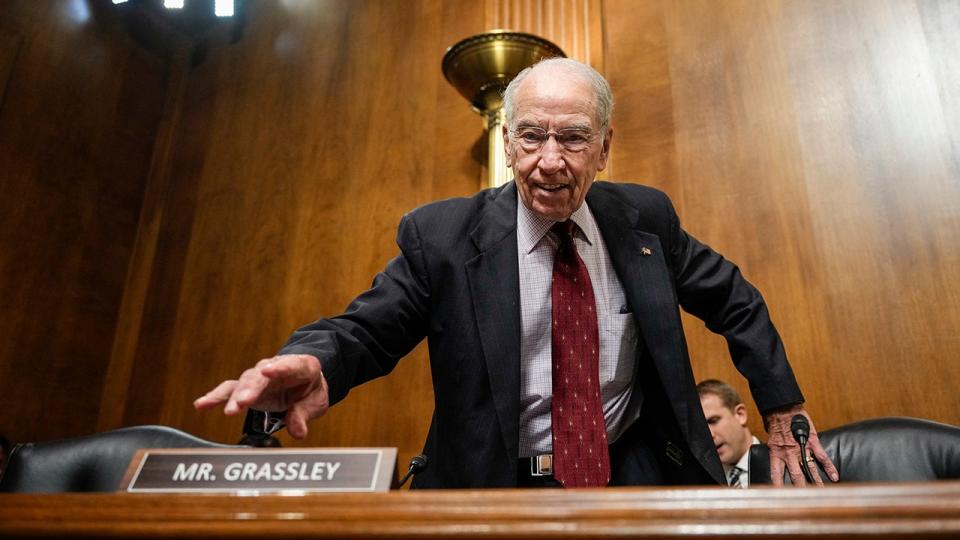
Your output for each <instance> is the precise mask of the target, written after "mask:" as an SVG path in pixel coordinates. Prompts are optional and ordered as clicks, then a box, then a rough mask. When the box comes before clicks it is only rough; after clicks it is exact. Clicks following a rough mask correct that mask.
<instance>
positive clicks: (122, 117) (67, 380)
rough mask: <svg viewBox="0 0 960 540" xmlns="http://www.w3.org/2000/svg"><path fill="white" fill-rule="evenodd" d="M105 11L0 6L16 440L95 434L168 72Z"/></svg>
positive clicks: (6, 336) (4, 304) (2, 360)
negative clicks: (15, 40) (14, 45)
mask: <svg viewBox="0 0 960 540" xmlns="http://www.w3.org/2000/svg"><path fill="white" fill-rule="evenodd" d="M102 7H103V4H95V3H94V4H91V3H87V2H79V1H73V2H66V1H21V2H16V1H15V2H4V3H3V4H2V7H0V34H3V35H17V36H19V46H18V50H17V53H16V55H15V56H13V57H10V58H11V59H12V63H11V64H10V65H9V66H8V68H9V71H8V72H7V73H8V74H9V76H8V78H7V84H6V89H5V92H4V101H3V106H2V110H0V189H2V192H3V195H2V196H0V320H2V321H3V324H2V325H0V396H2V398H0V400H2V403H3V407H4V410H5V414H4V415H3V417H2V419H0V430H2V431H3V432H5V433H6V434H7V435H8V436H9V437H10V438H11V439H14V440H18V441H22V440H36V439H46V438H55V437H61V436H70V435H79V434H82V433H90V432H91V431H93V430H94V429H95V427H96V409H97V407H98V405H99V396H100V390H101V387H102V384H103V379H102V373H103V371H104V369H105V367H106V361H107V359H108V358H109V351H110V343H111V340H112V338H113V331H114V326H115V324H116V321H117V310H118V307H119V303H120V298H121V295H122V292H123V286H124V278H125V275H126V271H127V265H128V264H129V259H130V254H131V248H132V244H133V240H134V237H135V234H136V222H137V218H138V213H139V209H140V200H141V197H142V193H143V189H144V181H145V173H146V170H147V168H148V166H149V162H150V155H151V146H152V140H153V137H154V134H155V129H156V124H157V121H158V118H159V112H160V105H161V104H162V99H163V98H162V93H160V94H158V93H157V92H155V91H154V89H156V88H158V87H159V88H162V87H163V81H164V77H165V71H164V63H163V62H162V60H160V59H158V58H156V57H153V56H151V55H149V54H146V53H143V52H142V51H140V50H139V49H138V48H137V47H135V46H134V45H133V44H132V43H131V42H130V40H129V39H128V38H127V36H126V34H125V33H124V31H123V28H122V23H121V21H120V20H119V19H118V18H117V17H116V16H114V15H115V14H114V13H113V12H112V11H107V10H104V9H102ZM4 58H7V57H6V56H5V57H4ZM40 418H42V419H43V421H42V422H40V421H39V419H40Z"/></svg>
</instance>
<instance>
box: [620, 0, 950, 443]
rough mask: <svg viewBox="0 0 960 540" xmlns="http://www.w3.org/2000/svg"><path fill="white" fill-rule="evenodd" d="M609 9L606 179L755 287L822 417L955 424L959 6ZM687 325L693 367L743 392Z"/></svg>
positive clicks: (711, 339)
mask: <svg viewBox="0 0 960 540" xmlns="http://www.w3.org/2000/svg"><path fill="white" fill-rule="evenodd" d="M605 8H606V10H605V11H606V18H605V23H606V25H607V28H608V39H609V40H610V41H609V45H608V58H607V65H608V76H609V77H610V79H611V81H613V82H614V92H615V94H616V96H617V98H618V105H617V109H616V111H615V121H614V129H615V133H616V134H617V138H615V142H614V148H613V163H614V164H615V169H614V171H615V174H616V178H618V179H620V180H631V181H641V182H644V183H648V184H651V185H654V186H657V187H660V188H662V189H664V190H666V191H667V192H668V193H669V194H670V195H671V196H672V198H673V199H674V201H675V203H676V204H677V207H678V210H679V211H680V214H681V219H682V220H683V221H684V223H685V226H686V228H687V229H688V230H689V231H690V232H692V233H693V234H694V235H695V236H697V237H698V238H700V239H701V240H703V241H705V242H707V243H709V244H711V245H712V246H714V247H715V248H717V249H718V250H719V251H721V252H722V253H724V254H726V255H727V256H728V257H729V258H731V259H732V260H734V261H735V262H737V263H739V265H740V267H741V269H742V271H743V272H744V274H745V275H746V276H747V277H748V278H749V279H751V281H753V282H754V283H755V284H757V285H758V286H759V288H760V289H761V290H762V292H763V293H764V295H765V297H766V299H767V301H768V303H769V304H770V306H771V311H772V315H773V318H774V321H775V322H776V323H777V325H778V327H779V329H780V330H781V333H782V335H783V337H784V341H785V342H786V346H787V352H788V355H789V356H790V358H791V362H792V364H793V367H794V370H795V371H796V372H797V375H798V378H799V379H800V382H801V385H802V387H803V388H804V391H805V394H806V396H807V399H808V404H809V408H810V409H811V411H812V413H813V414H814V418H815V419H817V420H818V425H819V426H820V427H821V428H828V427H832V426H835V425H838V424H842V423H846V422H849V421H852V420H856V419H861V418H867V417H874V416H883V415H911V416H920V417H925V418H932V419H935V420H939V421H944V422H948V423H953V424H958V423H960V409H958V408H957V404H958V401H957V397H956V393H955V392H954V388H956V387H957V384H958V379H960V364H958V363H957V362H956V361H955V358H956V357H957V356H958V352H960V340H957V339H956V328H958V327H960V326H958V323H960V320H958V318H960V311H958V310H957V309H955V308H954V307H953V306H954V305H955V304H956V300H957V295H958V294H960V273H958V272H957V271H956V268H957V258H958V256H960V247H958V246H960V227H958V210H957V208H958V204H957V203H958V202H960V200H958V198H960V189H958V187H960V174H958V170H960V169H958V166H957V164H958V162H960V152H958V148H960V146H958V144H957V140H958V137H960V122H958V115H957V110H958V108H957V98H956V96H957V94H956V92H951V91H950V90H948V89H950V88H954V89H955V88H956V86H957V80H958V73H960V64H958V62H957V60H956V59H955V57H956V55H955V54H953V53H952V52H951V51H955V50H957V46H958V45H960V43H958V38H957V36H956V32H952V31H951V30H950V29H951V28H955V27H956V22H957V21H958V20H960V19H958V17H960V15H958V11H960V10H958V8H957V5H956V3H954V2H895V1H894V2H874V3H866V2H858V1H849V2H777V1H766V2H752V1H745V2H722V3H718V2H709V1H702V2H701V1H694V0H686V1H683V2H650V3H648V4H647V7H646V8H644V9H638V8H637V5H636V4H635V3H633V2H626V1H619V0H608V1H607V2H606V4H605ZM621 135H622V136H621ZM618 144H619V145H620V146H619V148H618V146H617V145H618ZM685 324H686V328H687V333H688V339H689V341H690V346H691V352H692V355H693V358H694V362H695V372H696V374H697V375H698V377H700V378H705V377H719V378H723V379H727V380H730V381H731V382H733V383H735V385H736V386H738V387H739V389H740V390H741V391H742V392H743V393H744V394H746V395H749V393H748V391H747V387H746V384H745V383H744V382H743V380H742V379H741V378H740V377H739V375H738V374H737V373H736V371H735V369H734V368H733V366H731V365H730V362H729V361H728V360H727V358H728V357H729V356H728V354H727V352H726V350H725V344H724V343H723V340H722V339H720V338H717V337H716V336H713V335H711V334H710V333H709V332H707V331H706V330H705V329H704V328H703V327H702V324H701V323H699V321H697V320H695V319H693V318H689V317H686V318H685ZM752 427H753V428H754V430H756V431H761V430H760V424H759V420H758V419H757V418H756V414H754V419H753V422H752Z"/></svg>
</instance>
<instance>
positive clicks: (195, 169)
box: [0, 0, 960, 462]
mask: <svg viewBox="0 0 960 540" xmlns="http://www.w3.org/2000/svg"><path fill="white" fill-rule="evenodd" d="M78 5H95V6H100V8H102V7H103V6H105V5H107V4H106V3H97V2H92V3H88V2H81V1H77V2H68V1H64V2H57V1H49V2H14V3H12V4H11V3H5V4H4V5H3V6H2V7H0V29H2V30H3V32H4V33H3V34H2V35H0V47H2V49H0V76H2V75H3V74H4V69H7V70H8V71H9V72H10V75H9V79H8V80H9V82H8V84H7V87H6V92H5V94H4V100H3V101H2V102H0V143H2V146H0V164H2V170H0V178H2V179H3V193H4V196H3V197H0V225H2V227H0V235H2V236H0V239H2V240H0V247H2V252H0V262H2V264H0V294H2V297H0V300H2V302H0V310H2V311H0V316H2V319H3V325H2V328H3V329H2V330H0V331H2V332H3V340H2V343H0V376H2V379H0V391H2V392H3V393H2V396H3V397H2V400H3V401H2V403H3V404H4V406H5V407H6V408H7V410H8V411H10V410H11V406H12V410H13V411H15V412H16V413H17V414H16V415H15V416H11V415H10V414H8V415H5V419H4V420H3V422H4V423H3V424H0V429H3V430H5V431H7V432H8V433H10V434H11V435H12V436H13V437H14V438H17V439H48V438H56V437H60V436H68V435H74V434H79V433H81V432H90V431H93V430H94V429H108V428H113V427H118V426H120V425H131V424H141V423H163V424H169V425H173V426H176V427H179V428H182V429H186V430H188V431H190V432H193V433H195V434H197V435H200V436H203V437H207V438H210V439H215V440H219V441H225V442H231V441H234V440H236V439H237V437H238V435H239V429H240V418H236V419H224V418H223V417H222V416H221V415H219V414H215V413H205V414H200V413H197V412H195V411H193V409H192V407H191V405H190V403H191V401H192V399H193V398H194V397H196V396H197V395H199V394H201V393H202V392H204V391H206V390H207V389H208V388H210V387H211V386H212V385H214V384H215V383H216V382H218V381H220V380H221V379H224V378H227V377H233V376H236V375H237V374H238V373H239V372H240V371H241V370H243V369H244V368H246V367H248V366H249V365H251V364H252V363H254V362H255V361H256V360H258V359H259V358H262V357H265V356H270V355H272V354H273V353H274V351H275V350H276V349H277V348H278V347H279V346H280V345H281V344H282V342H283V341H284V340H285V339H286V337H287V336H288V335H289V333H290V331H291V330H292V329H294V328H295V327H297V326H299V325H301V324H304V323H306V322H309V321H310V320H312V319H314V318H316V317H319V316H323V315H331V314H335V313H337V312H339V311H340V310H341V309H342V308H343V307H344V306H345V305H346V304H347V303H348V302H349V300H350V299H351V298H352V297H353V296H354V295H355V294H356V293H358V292H359V291H361V290H362V289H364V288H365V287H367V286H368V285H369V283H370V281H371V279H372V277H373V275H374V274H375V273H376V272H377V271H378V270H380V269H381V268H382V267H383V266H384V264H385V263H386V261H387V260H389V258H391V257H392V256H394V255H395V254H396V253H397V248H396V246H395V244H394V241H393V238H394V234H395V228H396V225H397V223H398V221H399V219H400V217H401V216H402V215H403V213H404V212H406V211H408V210H409V209H411V208H414V207H416V206H417V205H420V204H424V203H426V202H429V201H432V200H435V199H439V198H445V197H452V196H460V195H469V194H471V193H473V192H475V191H476V189H477V188H478V185H479V182H478V178H479V173H480V170H481V164H480V162H479V161H478V160H477V158H476V157H475V155H474V154H473V149H474V148H475V147H477V145H478V142H479V144H480V145H482V144H484V141H485V138H484V134H483V131H482V123H481V121H480V119H479V117H477V116H476V115H475V114H474V113H473V112H471V111H470V109H469V107H468V106H467V103H466V102H465V101H464V100H463V99H462V98H461V97H460V96H459V95H458V94H457V93H456V92H455V91H454V90H453V89H452V88H450V87H449V86H448V85H447V84H446V82H445V81H444V79H443V76H442V74H441V73H440V65H439V64H440V59H441V58H442V56H443V53H444V51H445V49H446V47H447V46H449V45H451V44H453V43H454V42H456V41H458V40H459V39H462V38H464V37H467V36H470V35H473V34H476V33H480V32H483V31H486V30H489V29H491V28H493V27H503V26H506V27H510V28H511V29H514V30H523V31H532V32H535V33H541V34H542V35H544V37H547V38H549V39H552V40H554V41H557V42H558V44H560V45H561V46H562V47H564V48H565V49H566V50H567V51H568V53H570V54H571V55H573V56H575V57H579V58H582V59H589V61H590V62H591V63H592V64H593V65H595V66H597V67H598V68H600V69H601V70H602V71H603V72H604V73H605V74H606V75H607V76H608V78H609V79H610V81H611V83H612V85H613V87H614V92H615V96H616V98H617V105H616V109H615V113H614V126H613V127H614V140H613V154H612V159H611V168H610V170H609V171H607V176H608V177H610V178H613V179H616V180H619V181H637V182H642V183H647V184H650V185H653V186H656V187H659V188H661V189H663V190H665V191H666V192H667V193H669V194H670V195H671V197H672V198H673V199H674V201H675V203H676V205H677V208H678V210H679V212H680V215H681V218H682V219H683V221H684V224H685V226H686V227H687V228H688V230H689V231H690V232H692V233H693V234H694V235H696V236H697V237H698V238H700V239H701V240H703V241H705V242H707V243H709V244H711V245H713V246H714V247H715V248H717V249H718V250H719V251H721V252H723V253H725V254H726V255H728V256H729V258H731V259H732V260H734V261H736V262H738V263H739V264H740V267H741V269H742V270H743V272H744V273H745V274H746V275H747V277H748V278H750V279H751V280H752V281H753V282H754V283H756V284H757V285H758V286H759V287H760V289H761V290H762V291H763V293H764V294H765V296H766V298H767V299H768V301H769V304H770V306H771V310H772V315H773V317H774V320H775V322H777V324H778V326H779V328H780V330H781V333H782V334H783V337H784V340H785V342H786V345H787V351H788V354H789V355H790V357H791V359H792V363H793V366H794V368H795V371H796V372H797V375H798V377H799V379H800V382H801V385H802V386H803V388H804V390H805V392H806V394H807V397H808V400H809V403H810V409H811V411H812V412H813V414H814V418H815V420H816V421H817V424H818V425H819V426H820V427H821V428H825V427H831V426H834V425H838V424H841V423H845V422H848V421H851V420H855V419H859V418H866V417H871V416H880V415H891V414H903V415H914V416H922V417H927V418H932V419H936V420H940V421H946V422H950V423H954V424H960V407H958V404H960V400H958V398H957V397H956V394H955V391H954V389H955V388H957V387H960V363H958V362H957V361H956V357H957V356H958V352H960V339H957V328H960V310H958V309H957V308H956V307H954V306H956V305H957V304H958V303H960V272H958V270H957V268H958V263H960V210H958V209H960V170H958V167H960V100H958V98H957V92H956V91H955V90H956V81H957V78H958V76H960V75H958V74H960V61H958V60H957V59H956V55H955V54H953V51H956V50H958V49H960V41H958V40H960V37H958V34H957V33H956V32H955V31H954V29H955V28H958V27H960V7H958V4H957V3H956V2H951V1H934V0H930V1H917V2H913V1H908V0H899V1H889V2H887V1H876V2H866V1H863V0H850V1H833V0H830V1H827V0H822V1H815V2H800V1H782V2H780V1H776V0H767V1H755V0H744V1H729V2H713V1H709V0H703V1H697V0H682V1H665V0H651V1H648V2H632V1H629V0H603V2H600V1H599V0H591V1H587V0H576V1H570V2H556V3H554V2H505V1H498V0H490V1H487V2H482V3H481V2H472V1H468V0H456V1H442V2H441V1H439V0H417V1H409V2H407V1H403V2H401V1H376V0H369V1H338V0H325V1H297V0H285V1H275V2H274V1H265V0H250V1H248V2H247V10H246V13H245V15H244V16H243V17H242V18H240V19H238V20H236V21H235V22H233V23H229V24H226V25H224V26H221V27H218V28H216V29H214V30H213V31H211V32H210V33H209V34H207V35H205V36H203V37H202V38H201V39H197V40H194V41H193V43H192V48H190V49H185V48H183V47H182V46H173V47H171V52H170V54H169V56H167V57H166V58H165V59H162V60H160V59H158V58H157V57H156V55H152V54H148V53H145V52H142V51H141V49H140V48H138V47H137V46H136V45H135V44H133V43H130V42H129V41H127V40H125V39H124V38H123V36H122V35H121V34H120V33H119V32H118V31H117V30H116V29H115V28H113V27H111V26H110V25H108V24H105V23H101V24H98V25H89V26H77V27H72V26H70V25H69V22H68V20H67V19H65V18H63V16H62V15H61V14H60V12H59V11H58V10H62V9H65V8H64V6H78ZM100 8H98V9H100ZM571 10H572V11H571ZM549 13H552V14H553V15H551V16H552V17H554V18H553V20H554V21H557V20H558V19H559V17H560V14H564V15H563V16H564V17H565V18H564V20H565V21H567V23H570V21H574V20H576V21H580V22H579V23H577V24H580V25H583V26H582V30H583V32H582V33H579V34H576V35H577V36H579V37H578V38H577V39H574V38H573V37H572V36H574V35H575V34H574V30H573V28H574V27H567V30H562V31H561V30H560V29H559V27H555V26H549V25H546V26H537V25H545V24H546V22H547V21H548V20H549V18H548V16H547V14H549ZM571 13H576V14H582V15H583V16H582V18H579V19H576V18H575V17H574V16H573V15H570V14H571ZM9 14H12V15H14V17H12V18H11V17H9V16H8V15H9ZM568 15H569V17H571V18H566V17H568ZM8 21H17V22H16V23H15V24H14V23H10V22H8ZM570 24H573V23H570ZM71 28H72V29H73V30H71ZM576 28H580V26H576ZM51 30H56V31H51ZM588 30H589V31H588ZM41 36H56V37H55V38H49V37H47V40H44V39H41ZM587 36H589V38H587ZM570 40H572V41H570ZM577 47H581V48H580V49H577ZM588 47H589V52H588V51H587V49H588ZM104 51H108V52H104ZM11 59H12V60H11ZM4 66H8V67H7V68H5V67H4ZM0 81H2V80H0ZM2 88H3V85H2V84H0V89H2ZM81 104H82V105H83V106H81ZM121 119H122V121H121ZM9 193H17V194H18V195H19V196H18V197H9V196H8V195H7V194H9ZM41 225H43V226H44V227H43V228H41ZM687 332H688V336H689V339H690V345H691V351H692V354H693V357H694V363H695V366H694V367H695V371H696V373H697V375H698V376H699V377H708V376H710V377H720V378H724V379H728V380H731V381H733V382H734V383H736V384H737V386H738V387H739V388H741V389H743V390H746V386H745V384H744V383H743V382H742V381H741V380H740V379H739V378H738V376H737V375H736V372H735V370H734V368H733V367H732V366H731V365H730V362H729V360H728V359H727V353H726V351H725V347H724V344H723V342H722V340H720V339H719V338H716V337H715V336H711V335H709V334H708V333H707V332H706V331H705V330H703V328H702V325H701V324H699V323H698V322H697V321H695V320H692V319H690V320H688V321H687ZM41 410H43V411H45V412H51V413H52V414H53V415H54V417H55V418H59V419H57V420H53V421H51V422H44V423H38V422H35V421H34V419H35V418H37V417H38V416H39V413H40V411H41ZM431 410H432V393H431V389H430V381H429V366H428V363H427V358H426V352H425V347H423V346H421V347H420V348H418V349H417V350H416V351H415V352H414V353H413V354H411V355H410V357H409V358H407V359H405V360H404V361H403V362H401V364H400V366H399V367H398V369H397V372H396V373H394V374H392V375H391V376H390V377H387V378H384V379H381V380H378V381H375V382H372V383H369V384H367V385H364V386H363V387H361V388H358V389H356V390H355V391H354V392H353V393H352V394H351V396H350V397H349V398H348V399H347V400H346V401H345V402H344V403H342V404H340V405H338V406H337V407H335V408H334V409H333V410H331V412H330V413H329V414H328V416H327V417H325V418H324V419H321V420H320V421H318V422H316V423H315V424H314V425H313V430H312V432H311V435H310V437H309V439H308V441H307V442H306V444H311V445H344V446H350V445H385V446H398V447H400V449H401V453H400V456H401V461H402V462H405V461H406V459H407V458H409V457H410V456H411V455H412V454H414V453H416V452H417V451H418V450H419V447H420V444H421V443H422V440H423V437H424V435H425V432H426V429H427V425H428V422H429V416H430V412H431ZM25 419H26V420H25ZM754 427H755V428H757V429H759V424H758V423H756V420H755V421H754ZM285 441H286V442H287V443H288V444H290V443H291V442H290V441H289V440H288V439H285Z"/></svg>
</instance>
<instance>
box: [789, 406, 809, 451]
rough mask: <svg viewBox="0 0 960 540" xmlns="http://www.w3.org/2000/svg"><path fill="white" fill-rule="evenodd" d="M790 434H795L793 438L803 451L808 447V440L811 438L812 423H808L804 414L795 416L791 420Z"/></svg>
mask: <svg viewBox="0 0 960 540" xmlns="http://www.w3.org/2000/svg"><path fill="white" fill-rule="evenodd" d="M790 433H793V438H794V439H795V440H796V441H797V444H799V445H800V448H801V449H802V448H804V447H806V445H807V439H809V438H810V423H809V422H807V417H806V416H804V415H802V414H795V415H793V418H791V419H790Z"/></svg>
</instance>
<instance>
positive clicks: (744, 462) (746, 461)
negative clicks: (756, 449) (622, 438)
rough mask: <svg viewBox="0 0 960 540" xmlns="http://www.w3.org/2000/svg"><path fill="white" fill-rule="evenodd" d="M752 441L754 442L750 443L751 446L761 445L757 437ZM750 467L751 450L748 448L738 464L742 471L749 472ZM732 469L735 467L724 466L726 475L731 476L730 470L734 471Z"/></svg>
mask: <svg viewBox="0 0 960 540" xmlns="http://www.w3.org/2000/svg"><path fill="white" fill-rule="evenodd" d="M752 439H753V442H751V443H750V444H751V445H754V444H760V439H758V438H756V437H753V438H752ZM749 465H750V448H749V447H748V448H747V451H746V452H744V453H743V455H742V456H740V461H738V462H737V467H740V469H741V470H744V471H749V470H750V469H749V468H748V467H749ZM732 468H733V467H730V466H728V465H724V466H723V472H724V473H726V475H729V474H730V469H732Z"/></svg>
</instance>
